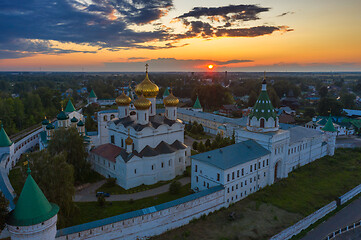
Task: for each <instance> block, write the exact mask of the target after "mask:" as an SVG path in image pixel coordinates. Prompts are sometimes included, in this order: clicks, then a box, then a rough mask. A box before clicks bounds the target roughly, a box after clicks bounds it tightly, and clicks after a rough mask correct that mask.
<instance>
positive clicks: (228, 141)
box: [192, 134, 236, 153]
mask: <svg viewBox="0 0 361 240" xmlns="http://www.w3.org/2000/svg"><path fill="white" fill-rule="evenodd" d="M235 142H236V141H235V137H234V135H233V136H232V137H222V136H221V135H220V134H217V136H216V138H215V139H214V140H213V141H211V140H209V139H207V140H206V142H205V143H203V142H201V141H200V142H197V141H194V142H193V144H192V148H193V150H195V151H197V152H199V153H202V152H208V151H211V150H214V149H218V148H222V147H226V146H229V145H232V144H235Z"/></svg>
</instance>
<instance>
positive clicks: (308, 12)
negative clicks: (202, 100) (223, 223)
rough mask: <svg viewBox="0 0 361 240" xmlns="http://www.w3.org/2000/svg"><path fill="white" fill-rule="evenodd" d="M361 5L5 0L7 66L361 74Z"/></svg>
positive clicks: (296, 0) (0, 31) (355, 1)
mask: <svg viewBox="0 0 361 240" xmlns="http://www.w3.org/2000/svg"><path fill="white" fill-rule="evenodd" d="M360 12H361V1H360V0H343V1H340V0H317V1H316V0H302V1H300V0H258V1H252V0H244V1H237V0H222V1H220V0H196V1H194V0H52V1H47V0H26V1H25V0H1V1H0V71H75V72H80V71H85V72H90V71H104V72H106V71H112V72H114V71H115V72H142V71H144V65H145V64H146V63H148V64H149V71H150V72H151V71H154V72H170V71H172V72H173V71H182V72H189V71H195V72H197V71H199V72H203V71H230V72H232V71H235V72H236V71H281V72H292V71H326V72H327V71H361V14H360ZM209 64H213V65H214V66H215V67H214V68H213V69H212V70H208V68H207V66H208V65H209Z"/></svg>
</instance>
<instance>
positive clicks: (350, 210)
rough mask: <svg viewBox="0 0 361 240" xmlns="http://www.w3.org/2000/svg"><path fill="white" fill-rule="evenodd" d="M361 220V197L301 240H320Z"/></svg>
mask: <svg viewBox="0 0 361 240" xmlns="http://www.w3.org/2000/svg"><path fill="white" fill-rule="evenodd" d="M360 219H361V197H359V198H358V199H356V200H354V201H353V202H352V203H350V204H349V205H347V206H346V207H345V208H343V209H341V210H340V211H339V212H337V213H336V214H335V215H334V216H332V217H330V218H329V219H328V220H327V221H325V222H323V223H321V224H320V225H318V226H317V227H316V228H315V229H313V230H311V231H310V232H308V233H307V235H306V236H305V237H304V238H302V240H321V239H323V238H325V237H326V236H327V235H328V234H329V233H331V232H333V231H336V230H337V229H340V228H343V227H345V226H347V225H350V224H352V223H354V222H356V221H358V220H360Z"/></svg>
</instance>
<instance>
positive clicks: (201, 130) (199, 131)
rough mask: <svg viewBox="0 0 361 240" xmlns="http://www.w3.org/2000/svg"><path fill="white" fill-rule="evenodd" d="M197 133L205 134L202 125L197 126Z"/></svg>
mask: <svg viewBox="0 0 361 240" xmlns="http://www.w3.org/2000/svg"><path fill="white" fill-rule="evenodd" d="M197 133H198V134H204V128H203V125H202V124H199V125H198V126H197Z"/></svg>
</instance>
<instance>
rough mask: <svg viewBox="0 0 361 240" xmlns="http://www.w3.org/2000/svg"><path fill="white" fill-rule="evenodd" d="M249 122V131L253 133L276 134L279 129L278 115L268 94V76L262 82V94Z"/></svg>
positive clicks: (250, 115) (249, 116) (249, 117)
mask: <svg viewBox="0 0 361 240" xmlns="http://www.w3.org/2000/svg"><path fill="white" fill-rule="evenodd" d="M247 120H248V121H247V130H249V131H252V132H274V131H277V130H278V129H279V120H278V117H277V113H276V111H275V109H274V108H273V106H272V103H271V100H270V99H269V96H268V93H267V82H266V76H264V78H263V81H262V91H261V94H260V95H259V97H258V99H257V101H256V103H255V104H254V107H253V109H252V112H251V113H250V114H249V115H248V119H247Z"/></svg>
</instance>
